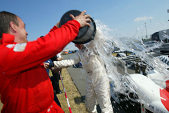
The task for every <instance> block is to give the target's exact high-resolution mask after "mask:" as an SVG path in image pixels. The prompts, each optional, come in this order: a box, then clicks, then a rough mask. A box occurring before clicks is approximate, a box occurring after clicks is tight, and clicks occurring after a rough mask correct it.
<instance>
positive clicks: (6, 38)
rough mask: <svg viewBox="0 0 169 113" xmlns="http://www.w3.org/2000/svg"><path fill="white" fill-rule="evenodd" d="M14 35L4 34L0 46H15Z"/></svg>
mask: <svg viewBox="0 0 169 113" xmlns="http://www.w3.org/2000/svg"><path fill="white" fill-rule="evenodd" d="M14 39H15V37H14V35H11V34H7V33H3V34H2V39H1V40H0V44H13V43H14Z"/></svg>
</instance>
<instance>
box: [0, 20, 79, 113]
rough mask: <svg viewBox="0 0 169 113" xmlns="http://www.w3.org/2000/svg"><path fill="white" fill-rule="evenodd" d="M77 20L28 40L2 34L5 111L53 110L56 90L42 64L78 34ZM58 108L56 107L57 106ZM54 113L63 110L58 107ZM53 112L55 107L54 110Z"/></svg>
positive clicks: (0, 76) (0, 85) (0, 88)
mask: <svg viewBox="0 0 169 113" xmlns="http://www.w3.org/2000/svg"><path fill="white" fill-rule="evenodd" d="M79 28H80V24H79V22H77V21H76V20H71V21H68V22H67V23H66V24H64V25H62V26H61V28H57V27H54V28H53V29H52V30H51V31H50V32H49V33H48V34H47V35H45V36H44V37H42V38H38V39H37V40H35V41H30V42H27V43H20V44H19V43H15V42H14V36H13V35H10V34H5V33H4V34H3V35H2V40H1V42H0V97H1V101H2V103H3V109H2V111H1V112H2V113H30V112H31V113H39V112H42V113H45V112H51V111H50V108H51V107H53V106H56V105H53V101H54V93H53V87H52V84H51V81H50V79H49V77H48V74H47V72H46V70H45V69H44V67H42V66H41V63H42V62H44V61H46V60H47V59H49V58H51V57H53V56H54V55H56V54H57V53H59V52H60V51H62V50H63V48H64V47H65V46H66V45H67V44H68V43H69V42H71V41H72V40H74V39H75V37H76V36H77V35H78V32H79ZM56 108H57V109H56ZM56 108H55V109H56V110H55V111H54V112H55V113H58V112H59V113H60V112H63V110H62V109H61V108H59V107H58V106H57V107H56ZM52 111H53V110H52Z"/></svg>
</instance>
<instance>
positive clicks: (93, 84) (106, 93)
mask: <svg viewBox="0 0 169 113" xmlns="http://www.w3.org/2000/svg"><path fill="white" fill-rule="evenodd" d="M98 38H99V37H98V31H97V32H96V36H95V39H94V40H92V41H90V42H89V43H87V44H84V45H82V44H75V46H76V47H77V48H79V52H78V53H77V54H76V55H75V56H74V57H73V58H72V59H68V60H62V61H54V66H55V67H56V68H63V67H68V66H71V65H74V64H76V63H78V62H80V61H81V62H82V65H83V68H84V69H85V71H86V72H87V73H88V75H87V78H86V80H87V81H86V82H87V83H86V85H87V86H86V107H87V110H88V111H89V112H90V113H97V110H96V104H99V106H100V108H101V111H102V113H113V109H112V105H111V101H110V85H109V79H108V76H107V72H106V69H105V64H104V62H103V60H102V58H101V56H100V55H99V53H98V51H96V46H97V45H96V43H97V40H98Z"/></svg>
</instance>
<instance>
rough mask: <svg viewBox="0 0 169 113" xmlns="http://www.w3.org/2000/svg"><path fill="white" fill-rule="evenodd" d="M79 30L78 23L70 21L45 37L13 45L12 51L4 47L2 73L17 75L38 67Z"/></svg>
mask: <svg viewBox="0 0 169 113" xmlns="http://www.w3.org/2000/svg"><path fill="white" fill-rule="evenodd" d="M79 28H80V24H79V22H77V21H76V20H71V21H68V22H67V23H66V24H64V25H62V26H61V27H60V28H57V27H54V28H53V29H52V30H51V31H50V32H49V33H48V34H47V35H45V36H44V37H42V38H38V39H37V40H36V41H31V42H28V43H25V44H16V45H17V47H16V45H15V46H14V47H13V48H12V49H11V48H10V49H9V48H7V47H6V48H5V50H4V53H6V56H7V57H5V58H4V59H3V60H2V62H1V61H0V63H1V64H3V63H5V64H4V68H3V72H8V73H17V72H21V71H25V70H27V69H30V68H32V67H34V66H37V65H40V64H41V63H42V62H44V61H46V60H48V59H49V58H51V57H53V56H54V55H56V54H57V53H59V52H60V51H62V50H63V48H64V47H65V46H66V45H67V44H68V43H69V42H71V41H73V40H74V39H75V37H76V36H77V35H78V32H79ZM23 49H24V50H23ZM17 50H19V51H17ZM20 50H22V51H20ZM4 53H3V56H5V54H4ZM2 67H3V66H2ZM1 69H2V68H1Z"/></svg>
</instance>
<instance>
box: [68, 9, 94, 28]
mask: <svg viewBox="0 0 169 113" xmlns="http://www.w3.org/2000/svg"><path fill="white" fill-rule="evenodd" d="M85 13H86V11H82V12H81V13H80V15H78V16H76V17H75V16H73V15H72V14H70V17H71V18H72V19H74V20H77V21H78V22H79V23H80V27H84V26H86V25H87V26H90V24H89V23H90V22H91V20H90V16H89V15H85Z"/></svg>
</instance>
